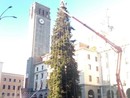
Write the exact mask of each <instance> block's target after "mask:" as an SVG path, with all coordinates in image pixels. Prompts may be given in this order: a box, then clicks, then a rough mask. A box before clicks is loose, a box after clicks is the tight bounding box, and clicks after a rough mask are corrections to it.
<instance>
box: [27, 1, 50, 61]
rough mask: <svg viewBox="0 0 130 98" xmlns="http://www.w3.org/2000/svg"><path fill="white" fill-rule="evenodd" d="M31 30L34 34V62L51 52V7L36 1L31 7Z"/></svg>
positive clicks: (32, 34)
mask: <svg viewBox="0 0 130 98" xmlns="http://www.w3.org/2000/svg"><path fill="white" fill-rule="evenodd" d="M29 26H30V27H29V31H30V34H31V36H32V38H31V39H32V57H33V58H34V63H38V62H39V61H40V57H41V56H42V55H44V54H46V53H48V52H49V48H50V9H49V8H48V7H46V6H44V5H41V4H39V3H37V2H35V3H34V4H33V5H32V7H31V9H30V20H29Z"/></svg>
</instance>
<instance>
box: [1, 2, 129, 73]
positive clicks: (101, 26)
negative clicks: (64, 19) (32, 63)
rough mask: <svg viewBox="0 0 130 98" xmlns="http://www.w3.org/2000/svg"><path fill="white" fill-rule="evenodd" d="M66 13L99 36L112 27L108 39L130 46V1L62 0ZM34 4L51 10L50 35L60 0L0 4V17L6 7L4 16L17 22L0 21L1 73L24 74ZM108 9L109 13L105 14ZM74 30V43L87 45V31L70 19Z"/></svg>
mask: <svg viewBox="0 0 130 98" xmlns="http://www.w3.org/2000/svg"><path fill="white" fill-rule="evenodd" d="M64 1H65V2H66V3H67V9H68V11H69V13H70V14H71V15H73V16H75V17H76V18H78V19H79V20H81V21H83V22H84V23H86V24H87V25H89V26H91V27H92V28H94V29H96V30H97V31H99V32H109V31H108V28H107V25H108V22H107V19H108V17H107V16H109V17H110V18H109V24H110V25H111V26H113V27H114V29H113V31H112V32H110V33H108V37H109V38H110V39H111V40H112V41H115V42H116V43H117V44H119V45H122V44H124V43H129V42H130V39H129V38H128V33H129V32H130V30H129V25H130V19H129V17H130V14H129V12H128V10H129V9H130V7H129V5H128V4H129V3H130V1H129V0H64ZM33 2H38V3H41V4H43V5H45V6H47V7H49V8H50V14H51V31H52V28H53V25H54V24H55V20H56V15H57V9H58V8H59V4H60V0H0V14H1V13H2V12H3V11H4V10H5V9H6V8H7V7H8V6H12V8H10V9H8V10H7V11H6V12H5V13H4V15H3V16H16V17H17V19H13V18H11V17H10V18H3V19H2V20H0V62H3V72H8V73H16V74H25V72H26V62H27V59H28V58H29V57H30V55H31V47H30V44H31V43H29V41H28V37H29V36H28V22H29V9H30V7H31V5H32V3H33ZM107 9H108V10H107ZM71 25H72V26H73V27H74V28H75V31H73V35H74V37H73V38H75V39H76V40H77V41H81V42H85V43H88V42H90V40H89V38H90V35H91V34H89V33H92V32H89V30H88V29H86V28H85V27H83V26H82V25H81V24H79V23H78V22H76V21H75V20H73V19H71ZM93 40H96V39H93Z"/></svg>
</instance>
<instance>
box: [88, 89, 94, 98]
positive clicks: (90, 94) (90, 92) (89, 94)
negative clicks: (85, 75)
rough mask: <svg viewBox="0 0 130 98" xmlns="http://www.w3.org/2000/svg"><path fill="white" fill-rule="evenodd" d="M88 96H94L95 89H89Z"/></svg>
mask: <svg viewBox="0 0 130 98" xmlns="http://www.w3.org/2000/svg"><path fill="white" fill-rule="evenodd" d="M88 98H94V91H93V90H89V91H88Z"/></svg>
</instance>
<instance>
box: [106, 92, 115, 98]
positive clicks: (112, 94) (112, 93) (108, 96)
mask: <svg viewBox="0 0 130 98" xmlns="http://www.w3.org/2000/svg"><path fill="white" fill-rule="evenodd" d="M107 98H114V92H113V91H112V90H111V93H110V90H108V91H107Z"/></svg>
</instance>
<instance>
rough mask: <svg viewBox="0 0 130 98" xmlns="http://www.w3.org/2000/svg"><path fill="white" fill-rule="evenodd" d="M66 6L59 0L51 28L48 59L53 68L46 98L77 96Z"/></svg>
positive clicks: (75, 68) (74, 65) (76, 73)
mask: <svg viewBox="0 0 130 98" xmlns="http://www.w3.org/2000/svg"><path fill="white" fill-rule="evenodd" d="M61 9H62V10H64V11H66V12H68V11H67V8H66V6H65V4H64V2H63V1H62V2H61V5H60V9H58V13H57V19H56V23H55V25H54V29H53V35H52V45H51V57H50V60H49V61H48V64H50V66H51V68H52V69H53V71H52V73H51V74H50V79H49V80H48V88H49V96H48V98H78V96H79V91H80V89H79V75H78V71H77V63H76V62H75V60H74V58H73V56H74V51H75V50H74V43H73V42H72V41H71V37H72V34H71V29H72V27H71V25H70V20H69V16H68V15H67V14H65V13H64V12H62V11H61Z"/></svg>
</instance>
